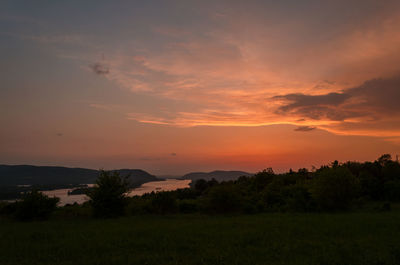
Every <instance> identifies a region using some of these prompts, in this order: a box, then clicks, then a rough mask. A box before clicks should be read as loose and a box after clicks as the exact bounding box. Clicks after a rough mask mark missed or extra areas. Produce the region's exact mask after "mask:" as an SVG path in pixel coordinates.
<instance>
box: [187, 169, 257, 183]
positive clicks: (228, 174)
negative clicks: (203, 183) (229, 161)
mask: <svg viewBox="0 0 400 265" xmlns="http://www.w3.org/2000/svg"><path fill="white" fill-rule="evenodd" d="M253 175H254V174H251V173H248V172H244V171H223V170H216V171H212V172H208V173H206V172H193V173H189V174H186V175H184V176H183V177H182V178H183V179H191V180H192V181H194V180H198V179H205V180H211V179H213V178H214V179H216V180H217V181H219V182H220V181H228V180H236V179H238V178H239V177H241V176H246V177H249V176H253Z"/></svg>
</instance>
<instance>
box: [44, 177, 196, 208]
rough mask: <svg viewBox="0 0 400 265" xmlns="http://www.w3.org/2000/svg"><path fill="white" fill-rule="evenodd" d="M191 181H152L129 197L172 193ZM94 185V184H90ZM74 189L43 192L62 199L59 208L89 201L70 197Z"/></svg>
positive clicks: (80, 196) (130, 192)
mask: <svg viewBox="0 0 400 265" xmlns="http://www.w3.org/2000/svg"><path fill="white" fill-rule="evenodd" d="M190 182H191V180H189V179H166V180H163V181H151V182H147V183H144V184H142V185H141V186H140V187H138V188H136V189H133V190H131V191H129V192H128V193H127V195H128V196H129V197H132V196H141V195H143V194H145V193H151V192H153V191H154V192H159V191H171V190H177V189H184V188H189V184H190ZM90 185H93V184H89V186H90ZM72 190H73V189H58V190H46V191H42V192H43V194H45V195H47V196H49V197H58V198H60V202H59V204H58V205H59V206H64V205H66V204H73V203H75V202H76V203H78V204H82V203H84V202H86V201H88V200H89V198H88V197H87V196H86V195H84V194H76V195H68V192H70V191H72Z"/></svg>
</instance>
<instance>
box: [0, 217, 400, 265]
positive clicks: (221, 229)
mask: <svg viewBox="0 0 400 265" xmlns="http://www.w3.org/2000/svg"><path fill="white" fill-rule="evenodd" d="M0 264H7V265H12V264H19V265H23V264H30V265H31V264H59V265H61V264H71V265H72V264H107V265H111V264H158V265H164V264H183V265H187V264H241V265H244V264H249V265H253V264H307V265H312V264H321V265H322V264H324V265H326V264H347V265H348V264H376V265H378V264H380V265H383V264H400V212H399V211H395V212H388V213H346V214H264V215H254V216H233V217H232V216H231V217H228V216H211V217H210V216H197V215H177V216H136V217H128V218H121V219H114V220H90V219H88V220H84V219H81V220H76V219H75V220H71V221H61V220H51V221H46V222H32V223H18V222H11V221H6V220H0Z"/></svg>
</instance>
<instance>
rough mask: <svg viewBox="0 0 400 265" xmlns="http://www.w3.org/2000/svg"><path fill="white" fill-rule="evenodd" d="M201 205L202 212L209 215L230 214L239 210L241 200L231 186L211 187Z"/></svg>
mask: <svg viewBox="0 0 400 265" xmlns="http://www.w3.org/2000/svg"><path fill="white" fill-rule="evenodd" d="M203 203H204V204H203V206H204V210H205V211H206V212H209V213H232V212H238V211H240V210H241V198H240V196H239V193H238V192H237V190H236V189H235V187H234V185H233V184H220V185H216V186H214V187H212V188H211V189H210V191H209V192H208V194H207V196H206V198H205V199H204V201H203Z"/></svg>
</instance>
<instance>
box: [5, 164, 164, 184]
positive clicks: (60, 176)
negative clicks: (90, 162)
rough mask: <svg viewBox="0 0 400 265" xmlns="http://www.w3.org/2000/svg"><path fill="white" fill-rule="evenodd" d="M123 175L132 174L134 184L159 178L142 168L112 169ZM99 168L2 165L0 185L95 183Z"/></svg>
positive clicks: (131, 180) (131, 181)
mask: <svg viewBox="0 0 400 265" xmlns="http://www.w3.org/2000/svg"><path fill="white" fill-rule="evenodd" d="M110 171H112V172H115V171H116V172H119V173H120V174H121V176H128V175H130V178H129V181H130V184H131V185H132V186H138V185H140V184H143V183H145V182H150V181H155V180H159V179H158V178H157V177H156V176H153V175H151V174H149V173H148V172H146V171H144V170H141V169H118V170H110ZM99 172H100V171H99V170H94V169H87V168H69V167H58V166H31V165H0V186H16V185H69V184H72V185H78V184H89V183H95V181H96V179H97V177H98V176H99Z"/></svg>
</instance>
